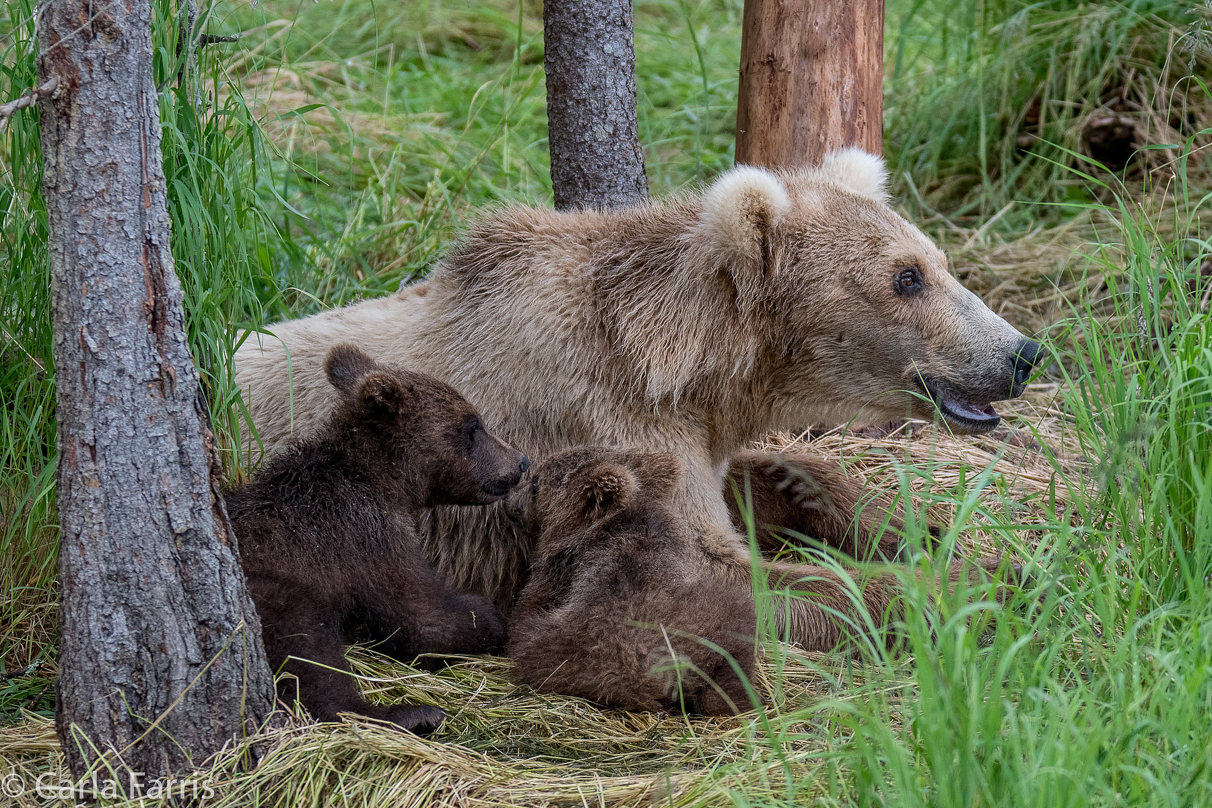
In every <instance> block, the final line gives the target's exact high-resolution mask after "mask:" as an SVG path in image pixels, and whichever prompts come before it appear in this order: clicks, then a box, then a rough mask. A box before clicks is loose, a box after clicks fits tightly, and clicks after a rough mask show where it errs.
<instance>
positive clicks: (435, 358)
mask: <svg viewBox="0 0 1212 808" xmlns="http://www.w3.org/2000/svg"><path fill="white" fill-rule="evenodd" d="M884 184H885V174H884V167H883V163H882V161H880V160H879V158H876V157H873V156H871V155H868V154H865V153H863V152H860V151H857V150H845V151H842V152H839V153H835V154H833V155H830V156H829V157H828V158H826V160H825V161H824V163H823V164H822V165H821V166H819V167H817V168H815V169H811V170H798V171H787V172H772V171H767V170H764V169H758V168H750V167H738V168H736V169H733V170H732V171H729V172H728V173H726V174H724V175H723V176H722V177H720V178H719V179H718V180H717V181H716V182H715V183H714V184H713V185H711V186H710V187H709V188H708V189H707V190H706V191H705V193H703V194H701V195H696V196H687V197H684V198H677V199H673V200H670V201H667V202H664V203H655V204H650V205H646V206H642V207H636V208H632V209H628V210H622V211H616V212H598V211H584V212H576V213H556V212H553V211H550V210H541V209H535V208H526V207H510V208H506V209H504V210H500V211H498V212H496V213H494V214H491V215H488V216H487V217H486V218H484V219H483V220H482V221H481V222H480V223H479V224H478V225H477V226H476V227H474V228H473V229H472V231H471V232H470V233H469V234H468V235H467V236H466V237H465V238H464V239H463V240H462V242H461V243H460V244H458V245H457V246H456V247H455V249H454V250H453V252H452V253H451V254H450V255H449V256H448V257H447V258H446V259H444V260H443V261H442V262H440V263H439V265H438V266H437V267H436V268H435V269H434V271H433V273H432V274H431V275H430V276H429V277H428V278H427V279H425V280H424V281H423V282H420V283H416V284H414V285H411V286H408V287H406V288H404V289H402V290H401V291H400V292H399V293H397V294H396V295H393V296H391V297H387V298H382V299H377V300H369V301H366V302H363V303H358V304H354V305H350V306H346V307H345V308H341V309H335V310H332V311H327V312H324V313H321V314H317V315H315V316H312V317H308V318H304V319H301V320H295V321H290V322H285V323H279V324H276V325H274V326H271V327H269V328H268V329H267V331H268V333H266V334H252V335H250V336H249V338H248V339H247V341H246V342H245V343H244V345H243V347H242V348H241V349H240V351H239V353H238V354H237V357H236V373H237V380H238V382H239V384H240V385H241V387H242V388H243V391H244V395H245V396H246V400H247V403H248V406H249V409H250V412H251V413H252V417H253V422H254V423H255V425H256V427H257V430H258V432H259V437H260V440H261V441H262V445H263V447H264V449H265V450H266V451H273V450H276V449H279V448H281V447H283V446H285V445H286V444H287V443H288V442H289V441H291V440H293V439H294V438H295V437H296V436H297V435H299V434H300V433H304V434H306V433H310V432H311V431H312V430H314V429H315V428H316V427H317V425H319V424H321V423H323V421H324V419H325V418H327V416H328V414H329V412H330V411H331V409H332V407H333V405H334V404H335V403H336V397H335V394H334V391H333V388H332V386H331V385H329V384H328V383H327V381H326V380H325V378H324V372H323V359H324V356H325V354H326V353H327V351H328V350H329V348H331V347H332V346H333V345H335V344H337V343H340V342H352V343H354V344H356V345H358V346H359V347H360V348H361V349H362V350H364V351H365V352H367V353H368V354H370V355H371V356H372V357H373V358H374V359H376V360H378V361H381V362H385V363H394V364H398V365H402V366H405V367H407V368H409V369H410V370H414V371H417V372H421V373H426V374H429V375H432V376H434V377H437V378H438V379H441V380H442V381H444V382H446V383H448V384H450V385H452V386H453V387H454V388H456V389H457V390H459V391H460V392H461V393H462V394H463V395H464V396H466V397H467V398H468V400H470V401H471V402H473V403H474V404H475V406H476V407H477V408H478V409H479V410H480V411H481V413H482V415H483V419H484V422H485V424H486V425H487V426H488V427H489V428H490V429H492V430H493V431H495V432H496V433H497V434H498V435H500V436H501V437H502V439H504V440H506V441H508V442H509V443H511V444H513V445H515V446H517V447H519V448H520V449H521V450H523V451H525V452H527V453H528V454H529V455H530V457H531V458H532V459H533V460H534V461H535V462H536V463H537V462H542V461H543V460H545V459H546V458H548V457H550V456H551V455H553V454H555V453H556V452H559V451H561V450H563V449H567V448H569V447H573V446H578V445H600V446H610V447H617V448H621V449H628V450H639V451H645V452H669V453H672V454H673V455H675V456H676V457H677V458H678V460H679V461H680V463H681V466H682V470H683V473H682V475H681V477H680V479H679V481H678V484H677V487H676V489H675V490H674V492H673V493H672V495H671V502H672V505H673V507H675V508H677V509H678V510H679V511H680V513H682V514H683V515H684V516H685V517H686V519H687V520H688V521H689V524H690V525H691V526H692V527H693V530H694V533H695V535H697V536H698V539H699V550H698V553H697V554H696V557H695V558H693V559H688V563H691V564H701V565H709V566H712V567H713V568H719V569H724V570H727V571H730V572H729V574H732V575H735V576H736V577H737V579H738V580H744V581H748V580H749V579H750V576H751V575H752V570H751V567H750V559H749V552H748V548H747V544H746V541H745V539H744V538H743V537H742V536H741V535H740V534H739V533H738V532H737V531H736V530H735V529H734V528H733V527H732V524H731V522H730V519H729V512H728V507H727V505H726V502H725V499H724V494H723V491H724V477H725V474H726V473H727V472H728V468H729V461H730V459H731V458H732V457H733V456H734V455H736V454H737V453H738V452H739V451H740V450H741V449H742V447H744V446H745V445H746V444H747V443H749V442H751V441H753V440H754V439H756V438H758V437H760V436H762V435H764V434H766V433H768V432H770V431H771V430H777V429H795V428H799V427H802V426H803V425H805V424H811V423H822V422H834V423H837V422H841V421H844V420H846V419H849V418H852V417H855V416H858V417H860V418H869V419H889V418H896V417H905V416H906V415H915V416H918V417H924V418H931V417H933V416H934V414H935V405H934V403H932V401H931V398H934V400H935V401H939V400H942V399H941V398H940V397H941V396H950V398H949V399H947V400H949V401H951V402H953V403H954V402H955V401H957V400H958V401H967V402H971V403H974V404H976V405H980V406H984V405H986V404H987V403H988V402H991V401H995V400H1000V399H1004V398H1009V397H1012V396H1015V395H1018V394H1019V393H1020V392H1021V389H1022V383H1021V379H1018V380H1016V378H1015V374H1014V372H1013V367H1014V364H1013V363H1014V361H1015V360H1014V357H1015V356H1016V355H1017V354H1018V352H1019V351H1020V350H1021V347H1022V345H1023V344H1024V343H1025V341H1024V338H1023V337H1022V335H1020V334H1019V333H1018V332H1017V331H1015V330H1014V328H1012V327H1011V326H1010V325H1009V324H1007V323H1006V322H1005V321H1004V320H1002V319H1001V318H1000V317H998V316H997V315H995V314H994V313H993V312H992V311H990V310H989V309H988V308H987V307H986V306H985V305H984V304H983V303H982V302H981V301H980V300H979V299H978V298H977V297H976V296H975V295H973V294H972V293H971V292H969V291H967V290H966V289H964V288H963V287H962V286H961V285H960V284H959V282H958V281H956V280H955V278H954V277H953V276H952V275H951V274H950V273H949V271H948V268H947V261H946V257H945V256H944V255H943V253H942V252H941V251H940V250H939V249H938V248H937V247H935V245H934V244H932V243H931V242H930V240H929V239H927V238H926V237H925V236H924V235H923V234H922V233H921V232H920V231H919V230H918V229H917V228H915V227H914V226H913V225H911V224H909V222H907V221H905V220H904V219H903V218H901V217H900V216H898V215H897V214H896V213H895V212H893V210H892V209H891V208H890V207H889V206H888V204H887V202H886V193H885V190H884ZM907 267H910V268H914V269H913V271H915V272H916V273H917V274H916V276H915V277H918V278H919V279H920V281H921V284H920V288H915V289H914V291H913V293H912V294H909V293H907V292H905V291H903V290H902V289H901V288H900V287H898V286H897V284H898V283H900V282H901V281H900V280H898V279H899V278H902V277H903V273H904V272H905V269H906V268H907ZM986 410H987V408H986ZM945 413H946V411H945V410H944V414H945ZM993 418H994V423H995V422H996V416H993ZM952 420H954V419H952ZM954 425H955V426H957V427H959V428H961V429H963V428H967V429H984V428H986V426H987V423H983V424H975V425H974V424H970V423H964V422H963V421H962V419H960V420H959V421H955V423H954ZM246 448H247V449H250V450H253V449H255V442H253V441H252V439H251V438H249V439H247V440H246ZM426 529H427V542H428V549H429V552H430V553H431V555H432V556H433V558H434V560H435V562H436V563H437V564H438V566H439V569H441V570H442V571H443V572H444V573H445V575H446V576H447V577H448V579H449V581H450V583H451V584H452V585H455V586H458V587H460V588H464V589H469V590H471V591H474V592H478V593H480V594H484V595H487V596H489V597H491V598H493V599H494V600H495V601H496V602H497V603H498V604H500V605H501V606H502V608H508V606H509V605H510V604H511V603H512V601H513V600H514V598H515V597H516V595H517V592H518V590H519V588H520V586H521V585H522V584H523V583H524V582H525V575H526V570H527V557H526V556H527V552H528V547H527V542H526V540H525V538H524V537H523V536H521V535H520V534H519V531H518V530H517V527H516V525H514V524H513V523H511V522H510V521H509V520H508V519H507V518H506V517H505V515H504V513H503V512H502V510H501V509H500V508H499V507H496V508H488V509H474V510H472V509H462V510H460V509H455V508H439V509H435V510H434V512H433V513H432V514H431V519H430V523H429V525H428V526H427V528H426ZM769 572H770V575H771V576H772V579H773V580H774V582H776V583H778V582H781V583H783V584H786V583H787V582H788V581H792V580H797V579H801V578H803V577H805V576H808V577H811V578H813V579H814V580H815V582H814V583H813V584H812V585H811V586H810V587H808V588H811V589H813V590H815V591H816V592H817V594H818V595H819V596H820V600H818V601H816V602H809V601H806V600H796V601H795V602H794V603H793V604H792V607H791V612H790V614H791V619H790V624H789V625H788V626H786V627H785V629H786V631H787V632H788V635H789V637H790V638H791V639H793V640H798V641H800V642H801V643H803V644H805V645H807V646H810V647H824V648H828V647H829V646H830V645H831V644H832V643H833V642H834V641H836V639H837V637H838V633H837V631H836V628H835V621H834V619H833V618H831V617H830V616H829V615H828V610H829V609H830V608H832V609H836V610H837V611H839V612H841V613H848V612H850V611H852V609H851V606H850V600H849V598H848V596H847V595H846V593H845V592H844V589H843V587H841V586H840V584H837V583H835V581H836V578H835V577H834V576H833V575H832V574H831V573H830V572H829V571H827V570H824V569H817V568H813V567H788V566H786V565H769ZM822 607H824V608H822Z"/></svg>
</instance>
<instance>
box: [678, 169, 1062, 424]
mask: <svg viewBox="0 0 1212 808" xmlns="http://www.w3.org/2000/svg"><path fill="white" fill-rule="evenodd" d="M885 182H886V173H885V169H884V164H883V161H882V160H880V158H878V157H874V156H872V155H870V154H867V153H866V152H862V151H859V150H857V149H845V150H843V151H840V152H834V153H833V154H831V155H829V156H827V157H826V158H825V160H824V162H823V164H822V165H820V166H818V167H816V168H814V169H805V170H798V171H788V172H771V171H766V170H764V169H759V168H751V167H747V166H738V167H737V168H735V169H733V170H732V171H729V172H728V173H727V174H724V175H723V176H722V177H720V179H719V180H718V181H716V183H715V184H714V185H712V186H711V187H710V188H709V189H708V190H707V192H706V193H705V195H704V197H703V202H702V209H701V212H700V214H699V216H700V218H699V222H698V224H697V228H698V230H697V234H698V239H697V240H698V241H699V243H701V244H702V245H704V246H703V249H704V250H705V260H704V263H705V264H707V265H708V266H709V267H710V268H711V271H713V272H714V273H716V274H717V277H718V276H723V277H724V278H726V279H727V282H728V288H729V289H730V290H731V291H730V295H733V296H734V297H733V299H734V300H735V305H736V307H737V308H739V310H740V317H739V322H740V323H742V326H743V327H750V328H752V330H751V332H750V333H749V334H748V335H747V337H748V339H749V341H750V342H749V344H750V345H751V346H752V348H751V351H752V353H753V356H752V357H751V361H752V363H753V364H752V366H753V367H754V368H760V369H761V372H764V373H765V374H766V376H767V377H768V378H765V379H762V380H760V381H761V382H762V383H763V384H764V385H765V389H766V391H767V395H768V396H769V401H768V402H767V403H768V404H769V406H770V408H771V410H772V413H773V420H774V421H775V422H776V424H775V425H781V426H792V425H796V426H798V425H802V424H805V423H812V422H818V423H819V422H820V421H824V420H827V421H833V422H835V423H836V422H842V421H846V420H848V419H850V418H852V417H854V416H856V415H859V416H860V417H868V418H873V419H877V418H878V419H885V418H897V417H904V416H906V415H913V416H915V417H923V418H931V417H932V416H933V415H934V414H935V412H936V410H937V412H939V413H941V414H942V416H943V418H944V419H945V420H946V421H947V422H948V423H949V424H950V425H951V426H952V427H954V428H955V429H957V430H958V431H964V432H984V431H987V430H989V429H992V428H993V427H995V426H996V425H997V423H998V420H999V416H998V414H997V412H996V411H995V410H994V409H993V407H992V406H991V403H992V402H994V401H998V400H1001V399H1007V398H1014V397H1016V396H1018V395H1020V394H1021V393H1022V390H1023V386H1024V384H1025V383H1026V381H1027V378H1028V377H1029V376H1030V374H1031V371H1032V369H1033V368H1034V367H1035V365H1036V364H1037V363H1038V362H1039V360H1040V358H1041V357H1042V354H1043V351H1042V349H1041V348H1040V346H1039V345H1038V344H1037V343H1035V342H1033V341H1031V340H1029V339H1027V338H1026V337H1024V336H1023V335H1022V334H1020V333H1019V332H1018V331H1016V330H1015V329H1014V328H1013V327H1011V326H1010V325H1009V324H1008V323H1007V322H1006V321H1005V320H1003V319H1002V318H1001V317H998V316H997V315H996V314H994V313H993V312H992V311H990V310H989V308H988V307H987V306H985V304H984V303H982V302H981V300H980V299H979V298H977V296H976V295H974V294H973V293H971V292H969V291H968V290H967V289H965V288H964V287H963V286H961V285H960V283H959V281H957V280H956V279H955V277H954V276H952V275H951V273H950V272H949V271H948V268H947V258H946V256H945V255H944V254H943V253H942V251H941V250H939V249H938V248H937V247H936V246H935V245H934V244H933V243H931V241H930V240H929V239H928V238H926V236H925V235H923V234H922V232H921V231H920V230H918V229H917V228H916V227H914V226H913V225H911V224H909V222H907V221H905V220H904V219H903V218H901V217H900V216H898V215H897V214H896V213H895V212H894V211H893V210H892V209H891V208H890V207H889V206H888V204H887V199H888V197H887V193H886V191H885ZM737 361H742V358H738V360H737Z"/></svg>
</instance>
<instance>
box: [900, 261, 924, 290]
mask: <svg viewBox="0 0 1212 808" xmlns="http://www.w3.org/2000/svg"><path fill="white" fill-rule="evenodd" d="M893 288H894V289H895V290H896V293H897V294H898V295H915V294H917V293H918V292H920V291H922V271H921V270H920V269H918V268H917V267H905V268H904V269H902V270H901V271H900V272H898V273H897V274H896V284H895V286H894V287H893Z"/></svg>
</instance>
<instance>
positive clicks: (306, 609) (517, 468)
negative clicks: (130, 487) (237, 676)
mask: <svg viewBox="0 0 1212 808" xmlns="http://www.w3.org/2000/svg"><path fill="white" fill-rule="evenodd" d="M324 369H325V372H326V373H327V375H328V380H329V381H330V382H331V383H332V385H333V386H334V387H335V388H337V390H338V391H339V393H340V403H339V404H338V406H337V407H336V409H335V411H334V413H333V415H332V417H331V418H330V420H329V421H328V423H327V424H326V425H325V427H324V428H323V429H322V430H320V431H319V433H317V435H316V436H315V437H314V438H313V439H311V440H308V441H305V442H302V443H300V444H298V445H296V446H293V447H291V448H289V449H288V450H286V451H285V452H283V453H282V454H280V455H278V456H276V457H274V458H273V459H271V460H269V461H268V462H267V463H266V464H265V465H264V466H263V467H262V469H261V470H260V472H259V473H258V474H257V475H256V476H255V478H254V479H253V481H252V482H250V483H249V484H247V485H245V486H242V487H240V488H237V489H235V490H233V491H230V492H229V493H228V494H227V496H226V500H227V509H228V512H229V513H230V515H231V519H232V525H233V527H234V528H235V531H236V535H237V536H238V538H239V541H240V552H241V557H242V561H243V566H244V572H245V575H246V576H247V578H248V587H249V591H250V593H251V594H252V598H253V601H254V602H255V603H256V606H257V611H258V612H259V614H260V616H261V626H262V630H263V633H264V638H265V650H266V654H267V656H268V657H269V662H270V665H271V666H272V667H273V668H274V669H275V671H282V670H284V671H286V672H289V673H291V674H293V675H294V677H295V679H296V682H291V681H290V680H283V681H282V682H281V684H280V688H281V690H280V696H281V697H282V698H283V699H284V700H286V701H294V699H295V698H296V695H297V698H298V700H299V701H301V702H302V703H303V705H304V706H305V707H307V709H308V710H309V711H310V712H311V713H312V715H314V716H315V717H316V718H318V719H319V720H321V721H331V720H335V719H336V718H337V715H338V713H342V712H351V713H359V714H361V715H366V716H370V717H372V718H379V719H383V720H387V721H391V722H394V723H396V724H398V725H399V726H401V727H403V728H404V729H408V730H412V731H414V732H428V731H432V730H433V729H434V728H436V727H437V726H438V725H439V724H440V723H441V722H442V718H443V712H442V710H440V709H438V708H437V707H428V706H419V705H410V704H401V705H394V706H388V707H383V706H377V705H373V704H370V703H369V702H367V701H366V700H365V699H363V698H362V696H361V694H360V693H359V692H358V688H357V686H356V684H355V683H354V680H353V678H352V676H351V675H350V673H351V672H350V668H349V664H348V663H347V662H346V661H345V656H344V653H343V652H344V646H345V643H346V642H347V641H349V640H351V639H359V640H366V641H370V642H373V643H375V644H376V647H377V648H378V649H379V650H381V651H383V652H385V653H387V654H389V655H391V656H393V657H395V658H397V659H400V660H404V661H410V660H412V659H413V658H415V657H416V656H417V655H418V654H477V653H491V652H495V651H499V650H500V649H501V647H502V645H503V644H504V640H505V631H504V628H503V626H502V623H501V618H500V615H499V614H498V613H497V610H496V609H495V608H494V607H493V605H492V604H491V603H490V602H489V601H488V600H486V599H485V598H482V597H479V596H478V595H470V594H465V593H462V592H458V591H455V590H452V589H450V588H448V587H447V586H446V585H445V584H444V583H443V582H442V580H441V579H440V578H439V577H438V575H437V573H436V572H435V570H434V569H433V568H432V567H431V566H430V564H429V562H428V561H427V560H426V557H425V553H424V551H423V549H422V547H421V543H420V539H419V537H418V533H417V524H418V519H419V514H420V512H421V510H422V509H423V508H426V507H429V506H431V505H437V504H460V505H475V504H486V503H489V502H494V501H496V500H499V499H501V497H503V496H504V495H505V494H506V493H507V492H508V491H509V490H510V489H511V488H512V487H514V486H515V485H517V483H518V481H519V480H520V479H521V476H522V473H523V472H524V471H525V470H526V468H527V467H528V465H529V461H528V460H527V459H526V458H525V457H524V456H523V455H522V454H521V453H520V452H518V451H517V450H515V449H513V448H512V447H510V446H508V445H507V444H505V443H503V442H502V441H501V440H499V439H498V438H496V437H494V436H493V435H492V434H491V433H489V432H488V431H487V430H486V429H485V428H484V427H483V425H482V424H481V423H480V418H479V415H478V414H477V413H476V411H475V409H474V408H473V407H472V406H471V404H469V403H468V402H467V401H466V400H465V399H464V398H463V397H462V396H460V395H459V394H458V393H457V392H456V391H455V390H454V389H453V388H451V387H450V386H448V385H446V384H443V383H441V382H439V381H437V380H435V379H432V378H430V377H428V376H423V375H421V374H418V373H410V372H407V371H402V370H395V369H389V368H386V367H383V366H381V365H378V364H376V363H375V362H374V361H373V360H372V359H371V358H370V357H368V356H367V355H366V354H364V353H362V352H361V351H360V350H358V349H357V348H355V347H353V346H351V345H338V346H336V347H335V348H333V349H332V350H331V351H330V352H329V354H328V356H327V358H326V360H325V363H324ZM296 687H297V690H296Z"/></svg>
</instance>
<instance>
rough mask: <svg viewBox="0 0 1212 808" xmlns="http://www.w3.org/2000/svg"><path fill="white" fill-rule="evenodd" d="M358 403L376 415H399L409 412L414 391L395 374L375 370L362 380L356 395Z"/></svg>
mask: <svg viewBox="0 0 1212 808" xmlns="http://www.w3.org/2000/svg"><path fill="white" fill-rule="evenodd" d="M356 395H357V399H358V401H359V403H361V404H362V406H364V407H365V408H366V409H367V410H368V411H369V412H372V413H376V414H378V415H401V414H404V413H408V412H411V411H412V410H413V409H414V407H413V403H414V402H413V399H414V398H416V390H415V389H414V388H413V387H412V386H411V385H408V384H405V383H404V382H403V381H402V380H401V379H399V378H397V377H396V376H395V374H392V373H389V372H387V371H383V370H376V371H373V372H371V373H370V374H368V375H367V376H366V377H364V378H363V379H362V382H361V384H359V385H358V391H357V393H356Z"/></svg>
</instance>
